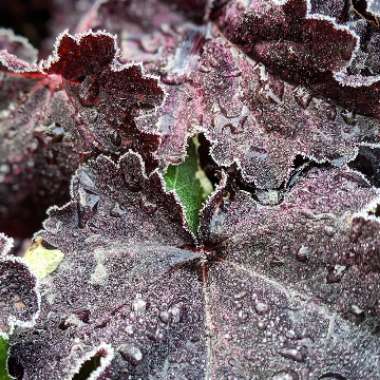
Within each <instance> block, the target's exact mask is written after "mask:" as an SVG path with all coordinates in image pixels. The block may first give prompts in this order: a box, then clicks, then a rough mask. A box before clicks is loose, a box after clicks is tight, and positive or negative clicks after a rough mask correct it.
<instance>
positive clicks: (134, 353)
mask: <svg viewBox="0 0 380 380" xmlns="http://www.w3.org/2000/svg"><path fill="white" fill-rule="evenodd" d="M118 351H119V352H120V354H121V356H122V357H123V358H124V359H125V360H127V361H128V362H130V363H131V364H133V365H137V364H139V363H141V361H142V359H143V353H142V352H141V350H140V349H139V348H138V347H137V346H136V345H134V344H122V345H120V346H119V348H118Z"/></svg>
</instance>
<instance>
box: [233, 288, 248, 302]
mask: <svg viewBox="0 0 380 380" xmlns="http://www.w3.org/2000/svg"><path fill="white" fill-rule="evenodd" d="M246 295H247V292H246V291H245V290H243V291H242V292H239V293H235V294H234V299H235V300H241V299H243V298H244V297H245V296H246Z"/></svg>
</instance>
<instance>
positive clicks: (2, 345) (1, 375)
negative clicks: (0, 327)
mask: <svg viewBox="0 0 380 380" xmlns="http://www.w3.org/2000/svg"><path fill="white" fill-rule="evenodd" d="M7 359H8V342H7V341H6V340H5V339H4V338H1V337H0V380H11V378H10V377H9V376H8V371H7Z"/></svg>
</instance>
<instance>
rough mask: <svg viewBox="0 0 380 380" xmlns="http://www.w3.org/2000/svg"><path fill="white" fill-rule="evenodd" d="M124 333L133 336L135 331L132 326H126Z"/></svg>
mask: <svg viewBox="0 0 380 380" xmlns="http://www.w3.org/2000/svg"><path fill="white" fill-rule="evenodd" d="M125 332H126V333H127V334H128V335H131V336H132V335H133V334H134V333H135V329H134V328H133V326H132V325H128V326H127V327H126V328H125Z"/></svg>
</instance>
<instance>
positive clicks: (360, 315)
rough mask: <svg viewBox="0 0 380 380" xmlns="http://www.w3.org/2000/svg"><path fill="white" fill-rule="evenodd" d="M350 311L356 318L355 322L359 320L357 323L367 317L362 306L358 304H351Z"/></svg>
mask: <svg viewBox="0 0 380 380" xmlns="http://www.w3.org/2000/svg"><path fill="white" fill-rule="evenodd" d="M350 311H351V313H352V314H353V316H354V318H355V322H357V323H361V322H363V320H364V318H365V313H364V310H363V309H362V308H361V307H359V306H358V305H351V307H350Z"/></svg>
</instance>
